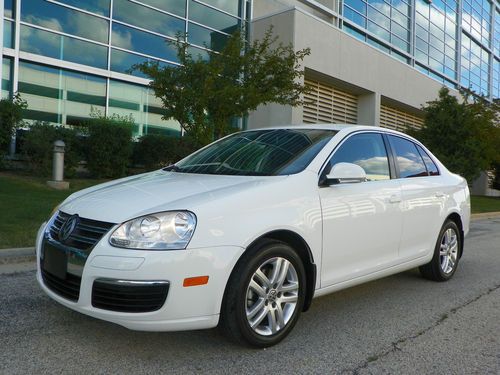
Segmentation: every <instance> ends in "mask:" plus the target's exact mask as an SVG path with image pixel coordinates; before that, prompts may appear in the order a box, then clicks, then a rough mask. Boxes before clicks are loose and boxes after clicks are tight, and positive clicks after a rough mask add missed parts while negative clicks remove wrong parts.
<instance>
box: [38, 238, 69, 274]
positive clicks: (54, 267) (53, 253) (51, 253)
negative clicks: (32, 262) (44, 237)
mask: <svg viewBox="0 0 500 375" xmlns="http://www.w3.org/2000/svg"><path fill="white" fill-rule="evenodd" d="M42 267H43V269H44V270H45V271H47V272H48V273H50V274H52V275H54V276H56V277H58V278H60V279H63V280H65V279H66V272H67V270H68V255H67V254H66V253H65V252H64V251H62V250H59V249H57V248H55V247H52V246H50V245H48V246H47V244H45V249H44V257H43V265H42Z"/></svg>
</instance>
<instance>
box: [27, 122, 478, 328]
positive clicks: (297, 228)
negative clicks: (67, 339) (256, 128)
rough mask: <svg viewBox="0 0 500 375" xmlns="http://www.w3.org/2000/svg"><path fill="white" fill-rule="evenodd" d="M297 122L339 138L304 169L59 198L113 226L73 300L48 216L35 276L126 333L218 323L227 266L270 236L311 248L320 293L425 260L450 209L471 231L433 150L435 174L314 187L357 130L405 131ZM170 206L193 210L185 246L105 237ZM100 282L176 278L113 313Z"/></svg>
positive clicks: (128, 183) (146, 183) (159, 175)
mask: <svg viewBox="0 0 500 375" xmlns="http://www.w3.org/2000/svg"><path fill="white" fill-rule="evenodd" d="M290 128H292V129H295V128H329V129H334V130H338V133H337V134H336V135H335V136H334V137H333V138H332V140H331V141H330V142H329V143H327V144H326V146H325V147H324V148H323V149H322V150H321V151H320V152H319V153H318V155H317V156H316V157H315V158H314V159H313V161H312V162H311V163H310V164H309V165H308V167H307V168H306V169H305V170H303V171H302V172H300V173H297V174H293V175H288V176H265V177H247V176H222V175H200V174H185V173H177V172H166V171H162V170H160V171H155V172H151V173H146V174H142V175H138V176H132V177H128V178H124V179H120V180H116V181H112V182H108V183H106V184H101V185H98V186H95V187H91V188H88V189H85V190H82V191H80V192H77V193H75V194H73V195H71V196H70V197H68V198H67V199H66V200H65V201H64V202H63V203H62V204H61V205H60V207H59V209H60V210H61V211H63V212H65V213H68V214H78V215H79V216H80V217H84V218H89V219H93V220H99V221H107V222H113V223H117V225H116V226H115V227H114V228H113V229H111V230H110V231H109V232H108V233H107V234H106V235H105V236H104V237H103V238H102V239H101V240H100V241H99V242H98V243H97V245H96V246H95V247H94V249H93V250H92V252H91V254H90V256H89V258H88V259H87V262H86V263H85V266H84V269H83V274H82V281H81V290H80V297H79V299H78V301H77V302H71V301H69V300H67V299H65V298H63V297H60V296H59V295H57V294H55V293H53V292H52V291H51V290H50V289H49V288H48V287H47V286H46V285H45V284H44V282H43V279H42V276H41V271H40V251H41V241H42V237H43V234H44V231H45V230H46V226H47V224H46V223H44V224H43V225H42V227H41V228H40V231H39V234H38V237H37V254H38V272H37V279H38V282H39V284H40V285H41V287H42V289H43V290H44V291H45V292H46V293H47V294H48V295H49V296H50V297H51V298H53V299H54V300H56V301H58V302H59V303H61V304H63V305H65V306H67V307H69V308H71V309H74V310H76V311H79V312H82V313H84V314H88V315H91V316H94V317H96V318H100V319H104V320H107V321H111V322H114V323H117V324H120V325H122V326H125V327H127V328H130V329H137V330H153V331H172V330H187V329H200V328H211V327H214V326H216V325H217V323H218V321H219V313H220V309H221V303H222V298H223V294H224V290H225V288H226V284H227V282H228V279H229V277H230V275H231V271H232V270H233V268H234V267H235V265H236V263H237V261H238V259H239V258H240V257H241V255H242V254H243V253H244V252H245V249H247V248H248V247H249V246H250V245H251V244H252V242H253V241H255V240H256V239H258V238H259V237H261V236H263V235H265V234H266V233H269V232H272V231H275V230H288V231H292V232H294V233H296V234H298V235H299V236H301V237H302V238H303V240H304V241H305V242H306V243H307V245H308V247H309V249H310V252H311V257H312V259H313V261H314V264H315V265H316V267H317V278H316V283H315V285H314V290H315V293H314V296H315V297H317V296H321V295H324V294H327V293H329V292H332V291H335V290H339V289H343V288H345V287H349V286H352V285H356V284H359V283H362V282H366V281H369V280H372V279H375V278H378V277H383V276H386V275H389V274H393V273H396V272H400V271H403V270H406V269H409V268H413V267H416V266H419V265H422V264H425V263H427V262H429V261H430V259H431V258H432V255H433V251H434V245H435V242H436V240H437V236H438V233H439V231H440V228H441V226H442V224H443V223H444V221H445V219H446V218H447V217H448V216H449V215H450V214H453V213H456V214H458V215H460V218H461V222H462V225H463V231H464V234H467V232H468V230H469V220H470V201H469V191H468V188H467V184H466V182H465V180H464V179H463V178H462V177H460V176H457V175H454V174H452V173H450V172H449V171H448V170H447V169H446V168H445V167H444V166H443V165H442V164H441V163H440V162H439V161H438V160H437V159H436V158H435V157H433V159H434V161H435V163H436V164H437V166H438V168H439V170H440V172H441V174H440V175H439V176H428V177H418V178H413V179H406V180H405V179H392V180H386V181H367V182H362V183H352V184H340V185H332V186H329V187H320V186H318V179H319V175H320V173H321V171H322V169H323V166H324V164H325V161H326V160H327V159H328V158H329V156H330V155H331V154H332V152H333V151H334V150H335V148H336V147H337V146H338V145H339V144H340V143H341V142H342V141H343V140H344V139H345V138H346V137H349V136H350V135H351V134H353V133H356V132H358V133H359V132H374V131H375V132H385V133H386V134H397V135H401V136H403V137H407V136H406V135H403V134H401V133H398V132H394V131H390V130H386V129H380V128H376V127H361V126H340V125H321V126H319V125H314V126H294V127H290ZM415 143H418V142H416V141H415ZM418 144H419V143H418ZM424 148H425V147H424ZM425 150H426V151H427V152H428V150H427V149H425ZM429 154H430V152H429ZM430 155H431V156H432V154H430ZM169 210H189V211H191V212H193V213H194V214H195V215H196V217H197V227H196V230H195V232H194V235H193V237H192V239H191V241H190V243H189V245H188V247H187V249H185V250H170V251H147V250H130V249H123V248H117V247H113V246H111V245H110V244H109V242H108V240H109V237H110V235H111V234H112V232H113V231H114V229H116V228H117V227H118V225H119V224H120V223H123V222H125V221H127V220H130V219H133V218H136V217H138V216H142V215H145V214H149V213H155V212H161V211H169ZM199 275H208V276H209V282H208V284H206V285H203V286H196V287H183V285H182V282H183V280H184V279H185V278H188V277H194V276H199ZM102 277H105V278H112V279H113V278H115V279H125V280H168V281H169V282H170V290H169V292H168V297H167V300H166V302H165V304H164V306H163V307H162V308H161V309H160V310H157V311H154V312H148V313H121V312H113V311H107V310H103V309H98V308H95V307H93V306H92V304H91V301H90V295H91V288H92V283H93V281H94V280H95V279H96V278H102Z"/></svg>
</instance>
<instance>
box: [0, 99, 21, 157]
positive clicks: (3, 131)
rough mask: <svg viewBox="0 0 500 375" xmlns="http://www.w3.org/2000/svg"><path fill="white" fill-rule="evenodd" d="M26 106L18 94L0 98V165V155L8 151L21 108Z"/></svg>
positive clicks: (19, 120)
mask: <svg viewBox="0 0 500 375" xmlns="http://www.w3.org/2000/svg"><path fill="white" fill-rule="evenodd" d="M26 107H27V105H26V102H25V101H24V100H23V99H21V96H20V95H19V94H16V95H15V96H14V98H13V99H2V100H0V165H1V164H2V159H3V158H2V157H1V156H3V155H4V154H6V153H7V152H8V150H9V145H10V141H11V139H12V135H13V132H14V129H15V128H16V127H18V126H19V125H20V123H21V122H22V110H23V109H24V108H26Z"/></svg>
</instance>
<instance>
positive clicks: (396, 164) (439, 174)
mask: <svg viewBox="0 0 500 375" xmlns="http://www.w3.org/2000/svg"><path fill="white" fill-rule="evenodd" d="M385 136H386V138H387V144H388V146H389V149H390V150H391V151H390V152H391V156H392V160H393V163H394V168H395V170H396V177H395V178H396V179H402V180H404V179H407V178H422V177H438V176H441V170H440V169H439V165H438V163H436V161H435V160H434V158H432V157H431V155H429V154H428V153H427V151H426V150H425V147H424V146H423V145H422V144H420V143H418V142H415V141H414V140H412V139H410V138H407V137H403V136H401V135H399V134H391V133H385ZM389 136H392V137H395V138H401V139H403V140H405V141H408V142H410V143H412V144H413V145H414V146H415V149H416V150H417V153H418V155H419V156H420V159H421V160H422V164H423V165H424V166H425V170H426V172H427V176H415V177H401V173H400V170H399V165H398V163H397V162H396V160H397V155H396V150H394V148H393V147H392V145H391V142H390V140H389ZM417 146H420V147H421V148H422V150H424V151H426V154H427V156H428V157H429V159H431V161H432V162H433V163H434V165H435V166H436V168H437V170H438V174H437V175H434V176H432V175H430V174H429V169H428V168H427V164H425V161H424V158H423V157H422V155H421V154H420V151H419V149H418V147H417Z"/></svg>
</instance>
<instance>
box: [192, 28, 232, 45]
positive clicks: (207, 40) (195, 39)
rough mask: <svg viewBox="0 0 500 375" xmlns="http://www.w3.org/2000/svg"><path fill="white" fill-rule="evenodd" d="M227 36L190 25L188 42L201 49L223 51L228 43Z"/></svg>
mask: <svg viewBox="0 0 500 375" xmlns="http://www.w3.org/2000/svg"><path fill="white" fill-rule="evenodd" d="M227 38H228V37H227V35H224V34H221V33H218V32H216V31H213V30H210V29H207V28H205V27H201V26H198V25H196V24H194V23H189V29H188V42H189V43H192V44H196V45H199V46H201V47H206V48H210V49H212V50H214V51H221V50H222V48H224V45H225V44H226V41H227Z"/></svg>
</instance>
